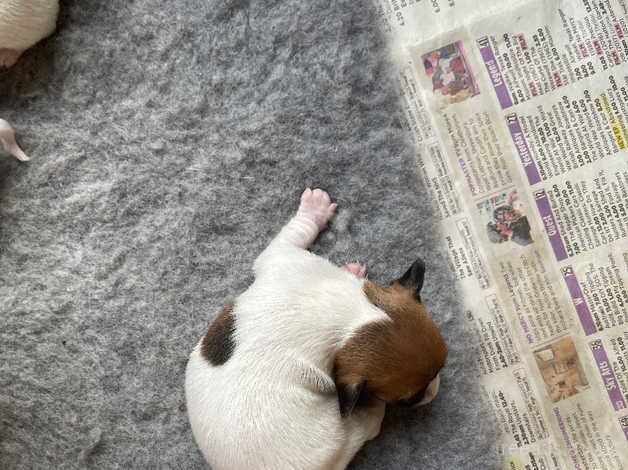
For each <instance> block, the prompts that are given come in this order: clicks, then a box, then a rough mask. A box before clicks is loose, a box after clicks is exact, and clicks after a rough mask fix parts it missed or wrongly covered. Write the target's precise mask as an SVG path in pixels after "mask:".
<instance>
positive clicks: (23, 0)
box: [0, 0, 59, 67]
mask: <svg viewBox="0 0 628 470" xmlns="http://www.w3.org/2000/svg"><path fill="white" fill-rule="evenodd" d="M58 13H59V0H0V67H11V66H12V65H13V64H15V62H17V60H18V59H19V57H20V55H21V54H22V52H24V51H25V50H26V49H28V48H29V47H31V46H33V45H35V43H37V42H39V41H40V40H42V39H43V38H45V37H46V36H48V35H50V34H52V32H53V31H54V30H55V26H56V23H57V15H58Z"/></svg>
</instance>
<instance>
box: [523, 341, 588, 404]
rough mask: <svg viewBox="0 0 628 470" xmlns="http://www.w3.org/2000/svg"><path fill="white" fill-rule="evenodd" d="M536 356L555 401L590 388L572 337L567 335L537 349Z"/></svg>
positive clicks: (551, 396) (537, 363) (549, 391)
mask: <svg viewBox="0 0 628 470" xmlns="http://www.w3.org/2000/svg"><path fill="white" fill-rule="evenodd" d="M534 358H535V359H536V365H537V366H538V367H539V370H540V371H541V376H542V377H543V381H544V382H545V387H546V388H547V393H548V394H549V396H550V398H551V399H552V401H553V402H554V403H556V402H557V401H560V400H564V399H565V398H569V397H572V396H574V395H576V394H578V393H580V392H582V391H583V390H586V389H587V388H589V381H588V380H587V378H586V377H585V375H584V371H583V370H582V364H581V363H580V359H579V358H578V353H577V352H576V345H575V344H574V343H573V340H572V339H571V337H569V336H565V337H564V338H561V339H559V340H558V341H556V342H554V343H551V344H550V345H548V346H546V347H544V348H542V349H539V350H538V351H535V352H534Z"/></svg>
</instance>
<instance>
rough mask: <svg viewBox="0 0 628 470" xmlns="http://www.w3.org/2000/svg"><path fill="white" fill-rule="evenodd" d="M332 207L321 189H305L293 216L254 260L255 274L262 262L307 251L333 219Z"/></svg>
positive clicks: (333, 211)
mask: <svg viewBox="0 0 628 470" xmlns="http://www.w3.org/2000/svg"><path fill="white" fill-rule="evenodd" d="M336 207H337V204H335V203H333V202H331V198H330V197H329V194H327V193H326V192H325V191H323V190H322V189H314V190H312V189H310V188H307V189H306V190H305V191H303V194H302V195H301V203H300V204H299V209H298V210H297V213H296V214H295V216H294V217H292V219H290V221H289V222H288V223H287V224H286V225H284V227H283V228H282V229H281V231H280V232H279V233H278V234H277V236H276V237H275V238H274V239H273V240H272V241H271V242H270V245H268V247H267V248H266V249H265V250H264V251H263V252H262V254H261V255H260V256H259V257H258V258H257V260H256V262H255V267H254V269H255V271H256V272H257V271H258V268H259V267H260V265H261V264H264V260H266V259H269V258H273V257H274V256H273V255H280V254H286V253H287V252H290V251H291V249H292V250H294V249H295V248H296V249H297V250H305V249H306V248H308V247H309V246H310V245H311V244H312V243H313V242H314V240H316V237H317V236H318V234H319V233H320V232H321V231H322V230H324V229H325V227H326V226H327V222H329V220H330V219H331V218H332V217H333V216H334V214H335V212H336Z"/></svg>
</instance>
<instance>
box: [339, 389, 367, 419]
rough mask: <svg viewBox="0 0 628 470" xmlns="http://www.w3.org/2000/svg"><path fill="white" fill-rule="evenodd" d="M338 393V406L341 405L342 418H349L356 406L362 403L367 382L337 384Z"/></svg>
mask: <svg viewBox="0 0 628 470" xmlns="http://www.w3.org/2000/svg"><path fill="white" fill-rule="evenodd" d="M336 391H337V392H338V404H339V405H340V416H342V417H343V418H345V417H347V416H349V415H350V414H351V412H352V411H353V409H354V408H355V405H357V403H358V402H359V401H360V399H361V398H362V395H363V394H364V393H365V391H366V380H365V379H363V380H360V381H359V382H354V383H350V384H346V383H340V382H336Z"/></svg>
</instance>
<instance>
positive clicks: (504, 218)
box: [477, 190, 534, 246]
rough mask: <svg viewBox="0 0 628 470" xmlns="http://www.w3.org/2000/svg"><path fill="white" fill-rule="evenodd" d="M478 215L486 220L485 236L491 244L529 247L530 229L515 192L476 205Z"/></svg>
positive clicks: (522, 206)
mask: <svg viewBox="0 0 628 470" xmlns="http://www.w3.org/2000/svg"><path fill="white" fill-rule="evenodd" d="M477 207H478V209H479V210H480V215H482V216H484V218H485V220H486V234H487V235H488V239H489V241H491V242H493V243H505V242H513V243H516V244H517V245H522V246H525V245H529V244H530V243H532V242H533V241H534V240H532V235H530V231H531V227H530V222H529V221H528V217H527V216H526V213H525V207H524V205H523V202H522V201H521V200H520V199H519V197H518V196H517V191H516V190H513V191H509V192H504V193H499V194H496V195H495V196H491V197H490V198H488V199H485V200H484V201H482V202H480V203H479V204H478V205H477Z"/></svg>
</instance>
